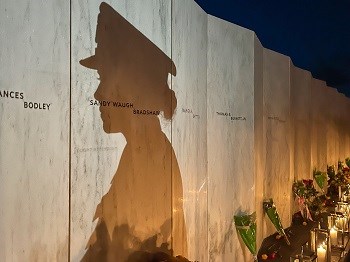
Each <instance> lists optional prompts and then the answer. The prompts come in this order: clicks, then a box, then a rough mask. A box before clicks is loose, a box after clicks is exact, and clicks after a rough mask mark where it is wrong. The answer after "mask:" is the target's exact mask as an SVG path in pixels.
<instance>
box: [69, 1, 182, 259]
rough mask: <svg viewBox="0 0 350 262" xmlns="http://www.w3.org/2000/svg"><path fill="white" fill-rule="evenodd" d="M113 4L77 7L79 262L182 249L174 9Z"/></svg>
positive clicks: (75, 244)
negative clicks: (175, 197)
mask: <svg viewBox="0 0 350 262" xmlns="http://www.w3.org/2000/svg"><path fill="white" fill-rule="evenodd" d="M108 3H109V4H102V5H101V7H100V4H101V1H95V0H85V1H83V0H81V1H72V36H73V38H72V196H71V201H72V209H71V260H72V261H80V259H81V258H82V257H84V259H83V260H84V261H85V260H89V259H92V260H93V259H95V260H99V259H100V260H101V259H103V257H105V258H108V259H116V261H123V260H125V259H126V257H128V256H129V255H130V254H131V253H133V251H135V250H140V249H143V250H146V249H147V250H149V251H152V252H153V251H156V250H162V251H166V252H169V250H168V249H170V248H172V246H171V238H172V234H171V225H172V201H171V199H172V195H171V194H172V190H171V181H172V176H171V170H173V172H176V170H178V167H177V166H173V167H172V166H171V161H172V160H174V159H175V158H176V155H175V154H174V151H173V149H172V148H171V144H170V138H171V121H170V118H171V115H172V112H171V109H172V105H171V100H173V101H174V99H173V97H174V93H172V92H171V90H170V89H169V87H170V86H171V85H170V79H171V77H170V74H169V73H172V74H175V67H172V65H171V60H170V58H169V57H171V28H170V26H171V2H170V1H163V0H147V1H145V0H136V1H129V0H118V1H108ZM99 8H101V9H100V10H99ZM98 14H99V18H98ZM96 35H97V36H96ZM91 55H95V56H94V57H93V58H91V59H90V60H84V61H83V62H81V63H82V64H83V65H84V66H83V65H82V64H80V63H79V61H81V60H82V59H85V58H87V57H89V56H91ZM92 59H95V60H92ZM87 67H90V68H95V69H96V67H98V70H99V71H98V73H97V70H90V69H89V68H87ZM98 77H100V82H99V80H98V79H97V78H98ZM97 88H98V89H97ZM91 100H92V102H91ZM96 100H98V102H103V101H104V102H105V105H103V104H102V105H101V106H99V105H98V104H97V105H95V101H96ZM113 101H114V102H119V103H120V104H113V103H111V104H108V102H113ZM98 102H97V103H98ZM91 103H92V105H91ZM106 103H107V104H106ZM128 103H129V104H128ZM124 106H125V107H124ZM134 110H139V111H138V112H139V113H137V112H136V111H134ZM141 110H148V111H150V112H155V113H156V114H157V111H164V112H165V113H163V112H162V113H161V114H160V115H159V117H157V116H156V115H153V114H148V113H147V111H141ZM140 112H141V113H142V112H146V114H143V113H142V114H140ZM163 116H166V117H167V119H168V120H165V118H164V117H163ZM174 177H175V176H174ZM175 178H176V179H178V180H179V182H178V184H180V183H181V176H180V174H179V173H178V175H177V176H176V177H175ZM181 197H182V196H181ZM179 212H180V213H181V210H179ZM182 219H183V217H182ZM152 237H154V238H152ZM147 239H148V240H147ZM106 243H107V244H106ZM162 243H164V246H163V248H160V245H161V244H162ZM141 246H143V248H141ZM86 247H90V248H88V249H86ZM134 255H135V254H134Z"/></svg>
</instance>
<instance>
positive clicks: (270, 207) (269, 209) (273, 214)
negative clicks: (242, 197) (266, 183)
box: [263, 198, 290, 245]
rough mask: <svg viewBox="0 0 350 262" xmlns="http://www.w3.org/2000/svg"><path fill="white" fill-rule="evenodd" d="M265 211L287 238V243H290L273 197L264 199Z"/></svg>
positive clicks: (278, 230) (280, 232)
mask: <svg viewBox="0 0 350 262" xmlns="http://www.w3.org/2000/svg"><path fill="white" fill-rule="evenodd" d="M263 207H264V211H265V213H266V214H267V216H268V217H269V218H270V220H271V222H272V224H273V225H274V226H275V228H276V230H277V232H278V233H279V234H280V235H282V236H284V239H285V240H286V242H287V244H288V245H290V241H289V238H288V236H287V234H286V232H285V231H284V228H283V226H282V222H281V218H280V216H279V214H278V212H277V208H276V206H275V204H274V203H273V200H272V198H270V199H266V200H264V203H263Z"/></svg>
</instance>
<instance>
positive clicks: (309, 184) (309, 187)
mask: <svg viewBox="0 0 350 262" xmlns="http://www.w3.org/2000/svg"><path fill="white" fill-rule="evenodd" d="M318 172H319V171H316V172H314V175H316V178H317V180H316V179H315V180H316V183H317V184H318V185H319V186H320V187H323V186H324V183H325V181H324V180H325V179H326V178H325V174H322V172H319V173H318ZM293 193H294V196H295V198H296V200H297V203H298V206H299V210H300V213H301V216H302V217H303V218H304V222H305V223H306V221H307V220H311V221H313V218H312V216H311V212H310V210H311V211H312V213H313V214H314V215H318V214H320V213H321V212H322V211H324V205H325V202H326V196H325V194H320V193H319V192H318V191H317V190H316V189H315V187H314V185H313V180H312V179H303V180H297V181H294V183H293Z"/></svg>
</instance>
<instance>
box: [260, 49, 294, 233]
mask: <svg viewBox="0 0 350 262" xmlns="http://www.w3.org/2000/svg"><path fill="white" fill-rule="evenodd" d="M290 66H291V64H290V59H289V57H286V56H284V55H281V54H278V53H276V52H274V51H271V50H268V49H264V56H263V78H264V79H263V94H264V95H263V99H264V108H263V112H264V115H263V116H264V129H263V134H264V155H265V160H264V166H265V168H264V197H265V198H272V199H273V200H274V203H275V204H276V207H277V210H278V212H279V214H280V217H281V220H282V225H284V226H285V227H287V226H288V225H289V224H290V222H291V209H292V208H293V206H292V202H293V198H292V193H291V187H292V183H293V180H294V177H293V174H292V172H291V153H290V152H291V141H290V140H291V132H292V130H291V129H290V124H291V123H290V122H291V121H290ZM263 226H264V229H263V232H264V235H270V234H272V233H274V232H275V229H274V227H273V225H272V223H271V222H270V221H266V223H265V224H264V225H263Z"/></svg>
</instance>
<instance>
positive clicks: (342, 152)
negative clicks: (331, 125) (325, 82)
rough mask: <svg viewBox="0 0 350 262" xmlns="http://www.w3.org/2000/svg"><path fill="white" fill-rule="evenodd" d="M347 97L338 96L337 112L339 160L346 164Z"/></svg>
mask: <svg viewBox="0 0 350 262" xmlns="http://www.w3.org/2000/svg"><path fill="white" fill-rule="evenodd" d="M346 99H347V98H346V96H345V95H344V94H341V93H339V94H338V112H337V117H336V120H337V130H338V136H339V139H338V141H337V144H338V147H339V160H340V161H342V162H344V160H345V158H346V157H347V156H346V147H347V139H346V125H345V123H346V115H345V113H346Z"/></svg>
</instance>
